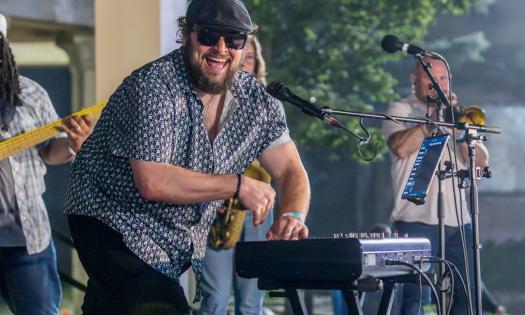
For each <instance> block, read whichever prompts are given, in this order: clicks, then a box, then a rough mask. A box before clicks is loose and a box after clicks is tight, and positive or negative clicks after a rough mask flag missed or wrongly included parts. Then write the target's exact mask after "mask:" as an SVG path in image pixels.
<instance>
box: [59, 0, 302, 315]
mask: <svg viewBox="0 0 525 315" xmlns="http://www.w3.org/2000/svg"><path fill="white" fill-rule="evenodd" d="M180 26H181V27H182V28H181V35H182V47H181V48H180V49H177V50H175V51H173V52H172V53H170V54H168V55H167V56H164V57H162V58H160V59H158V60H156V61H153V62H151V63H149V64H147V65H145V66H143V67H141V68H139V69H137V70H136V71H134V72H133V73H132V74H131V75H130V76H129V77H127V78H126V79H125V80H124V82H123V83H122V84H121V86H120V87H119V88H118V89H117V90H116V91H115V93H114V94H113V95H112V96H111V98H110V100H109V102H108V104H107V106H106V108H105V109H104V111H103V113H102V116H101V118H100V120H99V122H98V123H97V126H96V128H95V130H94V132H93V135H92V136H91V137H90V138H89V139H88V140H87V141H86V143H85V144H84V146H83V147H82V150H80V152H79V154H78V155H77V159H76V162H75V164H74V166H73V170H72V174H71V180H70V185H69V188H68V193H67V197H66V213H67V214H68V220H69V224H70V228H71V233H72V236H73V239H74V241H75V244H76V246H77V250H78V253H79V257H80V260H81V262H82V264H83V266H84V267H85V269H86V271H87V274H88V276H89V280H88V286H87V292H86V296H85V299H84V305H83V311H84V314H130V313H131V314H144V313H146V312H147V309H151V308H162V310H159V311H160V312H164V313H166V314H168V313H169V314H188V313H191V310H190V307H189V306H188V302H187V301H186V298H185V296H184V293H183V290H182V288H181V287H180V285H179V282H178V277H179V276H180V275H181V274H182V273H183V272H184V271H185V270H186V269H187V268H189V267H190V266H191V267H192V268H193V270H194V272H195V274H196V279H197V283H199V279H200V274H201V268H202V262H203V258H204V253H205V250H206V241H207V235H208V231H209V228H210V225H211V223H212V221H213V219H214V216H215V211H216V209H217V208H218V207H219V206H220V205H221V204H222V202H223V200H224V199H228V198H230V197H232V196H235V197H237V198H239V199H240V201H241V202H242V203H243V204H244V206H245V207H246V208H247V209H250V210H251V211H253V217H254V219H253V221H254V222H253V223H254V224H255V225H258V224H260V223H262V222H263V221H264V219H265V218H266V216H267V215H268V212H269V210H270V209H271V208H272V206H273V204H274V198H275V192H274V190H273V189H272V188H271V186H270V185H268V184H265V183H262V182H260V181H257V180H254V179H251V178H248V177H244V176H242V175H241V174H242V173H243V172H244V171H245V169H246V168H247V167H248V166H249V165H250V163H251V162H252V161H253V160H254V159H255V158H258V159H259V160H260V162H261V164H262V165H263V166H264V168H265V169H266V170H267V171H268V172H269V173H270V175H271V176H272V177H273V179H274V180H275V183H276V186H277V189H278V191H279V192H280V194H281V200H280V207H279V216H278V218H277V219H276V220H275V222H274V223H273V225H272V227H271V228H270V230H269V231H268V233H267V238H268V239H299V238H306V237H307V236H308V229H307V227H306V226H305V225H304V218H305V216H306V213H307V209H308V203H309V195H310V192H309V184H308V178H307V175H306V172H305V170H304V167H303V166H302V163H301V160H300V157H299V154H298V152H297V149H296V147H295V145H294V143H293V142H292V141H291V139H290V137H289V135H288V130H287V126H286V121H285V116H284V111H283V108H282V105H281V104H280V103H279V102H278V101H277V100H275V99H274V98H272V97H271V96H269V95H268V94H267V93H266V92H265V90H264V88H263V86H262V85H261V84H260V83H259V82H258V81H257V80H256V79H255V78H254V77H253V76H251V75H249V74H247V73H244V72H241V71H238V68H239V65H240V62H241V56H242V53H243V49H244V46H245V44H246V41H247V38H248V35H249V34H250V33H253V32H254V25H253V24H252V21H251V18H250V15H249V13H248V11H247V10H246V8H245V6H244V5H243V4H242V2H240V1H239V0H213V1H212V0H193V1H192V2H191V3H190V5H189V7H188V11H187V13H186V17H185V20H184V21H182V23H180ZM199 296H200V290H199V286H198V290H197V295H196V299H197V300H198V299H199Z"/></svg>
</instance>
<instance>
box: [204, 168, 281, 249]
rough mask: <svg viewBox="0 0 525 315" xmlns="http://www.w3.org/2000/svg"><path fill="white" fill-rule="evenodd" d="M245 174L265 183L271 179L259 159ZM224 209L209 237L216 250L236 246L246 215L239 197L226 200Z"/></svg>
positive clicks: (216, 219)
mask: <svg viewBox="0 0 525 315" xmlns="http://www.w3.org/2000/svg"><path fill="white" fill-rule="evenodd" d="M244 176H247V177H251V178H254V179H257V180H260V181H262V182H265V183H269V182H270V180H271V178H270V175H269V174H268V173H267V172H266V171H265V170H264V168H262V167H261V165H260V163H259V162H258V161H257V160H255V161H254V162H253V164H252V165H250V167H249V168H248V169H247V170H246V172H245V173H244ZM224 209H225V210H224V211H221V212H218V213H217V215H216V217H215V221H213V224H212V226H211V230H210V235H209V238H208V244H209V245H210V247H211V248H213V249H216V250H220V249H229V248H233V247H234V246H235V244H236V243H237V241H238V240H239V238H240V236H241V234H242V230H243V225H244V218H245V217H246V210H245V208H244V207H243V205H242V204H241V202H240V200H239V199H236V198H230V199H229V200H226V202H225V204H224Z"/></svg>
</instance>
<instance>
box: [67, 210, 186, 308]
mask: <svg viewBox="0 0 525 315" xmlns="http://www.w3.org/2000/svg"><path fill="white" fill-rule="evenodd" d="M68 221H69V227H70V230H71V236H72V237H73V240H74V241H75V246H76V248H77V251H78V256H79V258H80V261H81V262H82V265H83V266H84V269H85V270H86V272H87V274H88V276H89V280H88V283H87V291H86V296H85V298H84V304H83V305H82V311H83V314H87V315H91V314H94V315H105V314H107V315H119V314H123V315H135V314H137V315H138V314H140V315H149V314H151V315H153V314H177V315H178V314H191V308H190V307H189V305H188V301H187V300H186V297H185V296H184V291H183V289H182V287H181V286H180V284H179V282H178V281H177V280H174V279H171V278H169V277H167V276H165V275H163V274H162V273H160V272H158V271H156V270H155V269H153V268H151V267H150V266H148V265H147V264H146V263H144V262H143V261H142V260H141V259H140V258H138V257H137V256H136V255H135V254H134V253H132V252H131V251H130V250H129V249H128V248H127V247H126V245H125V244H124V242H123V240H122V235H121V234H120V233H118V232H116V231H114V230H113V229H111V228H110V227H108V226H107V225H105V224H104V223H102V222H101V221H99V220H96V219H93V218H90V217H87V216H79V215H69V216H68Z"/></svg>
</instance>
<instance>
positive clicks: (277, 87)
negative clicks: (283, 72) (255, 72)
mask: <svg viewBox="0 0 525 315" xmlns="http://www.w3.org/2000/svg"><path fill="white" fill-rule="evenodd" d="M283 87H284V83H282V82H280V81H273V82H271V83H270V84H268V86H267V87H266V92H268V94H270V95H271V96H273V97H275V98H276V99H279V95H281V92H282V89H283Z"/></svg>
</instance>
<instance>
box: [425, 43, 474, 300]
mask: <svg viewBox="0 0 525 315" xmlns="http://www.w3.org/2000/svg"><path fill="white" fill-rule="evenodd" d="M434 56H435V57H437V58H438V59H439V60H441V61H442V62H443V64H444V65H445V67H446V68H447V76H448V92H449V97H448V99H449V103H450V107H449V111H450V117H451V119H452V121H451V123H452V124H455V123H456V121H455V119H456V118H455V117H454V108H453V106H452V75H451V73H450V66H449V64H448V62H447V60H446V59H445V58H443V56H441V55H440V54H437V53H435V54H434ZM452 139H453V145H452V146H453V152H454V167H453V169H452V192H453V196H454V208H455V212H456V220H457V221H458V224H459V234H460V238H461V250H462V254H463V263H464V265H465V277H466V281H467V288H468V292H467V295H466V297H467V303H468V305H469V307H470V308H472V296H471V294H470V293H471V290H470V288H471V283H470V268H469V264H468V258H467V256H468V255H467V245H466V244H467V242H466V236H465V224H464V221H463V200H462V199H463V198H462V197H463V196H462V194H461V191H460V193H459V213H458V200H457V196H456V182H455V176H454V175H455V174H458V172H459V169H458V154H457V146H456V129H455V128H452ZM447 151H448V155H449V158H450V159H452V155H451V153H450V146H449V145H448V143H447ZM451 162H452V161H451ZM470 176H475V175H474V174H470Z"/></svg>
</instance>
